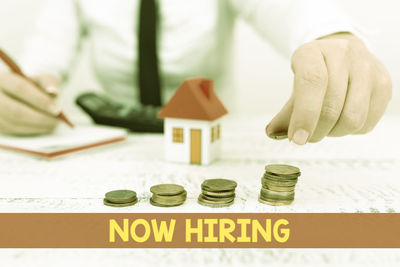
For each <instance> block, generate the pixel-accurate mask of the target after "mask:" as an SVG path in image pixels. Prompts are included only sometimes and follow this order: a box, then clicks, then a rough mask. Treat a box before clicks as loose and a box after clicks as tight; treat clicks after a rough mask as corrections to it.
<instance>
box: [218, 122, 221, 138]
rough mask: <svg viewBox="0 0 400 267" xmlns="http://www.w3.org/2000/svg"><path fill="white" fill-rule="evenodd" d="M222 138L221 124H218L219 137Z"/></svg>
mask: <svg viewBox="0 0 400 267" xmlns="http://www.w3.org/2000/svg"><path fill="white" fill-rule="evenodd" d="M220 138H221V125H220V124H218V125H217V139H220Z"/></svg>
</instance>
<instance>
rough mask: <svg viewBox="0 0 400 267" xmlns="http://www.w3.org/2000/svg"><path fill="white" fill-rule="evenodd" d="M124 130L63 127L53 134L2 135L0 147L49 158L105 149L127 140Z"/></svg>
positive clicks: (102, 127) (95, 127) (101, 127)
mask: <svg viewBox="0 0 400 267" xmlns="http://www.w3.org/2000/svg"><path fill="white" fill-rule="evenodd" d="M126 138H127V132H126V130H124V129H119V128H112V127H105V126H76V127H75V128H74V129H71V128H68V127H67V126H64V125H61V126H60V127H58V128H57V129H56V130H55V131H54V132H53V133H52V134H50V135H44V136H35V137H14V136H5V135H0V148H4V149H9V150H13V151H18V152H25V153H30V154H33V155H36V156H41V157H45V158H55V157H59V156H63V155H66V154H70V153H74V152H78V151H82V150H86V149H90V148H95V147H99V146H104V145H108V144H112V143H117V142H122V141H124V140H126Z"/></svg>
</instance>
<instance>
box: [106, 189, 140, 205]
mask: <svg viewBox="0 0 400 267" xmlns="http://www.w3.org/2000/svg"><path fill="white" fill-rule="evenodd" d="M105 198H106V199H107V201H109V202H112V203H116V204H124V203H131V202H133V201H135V199H136V192H135V191H132V190H114V191H111V192H108V193H106V195H105Z"/></svg>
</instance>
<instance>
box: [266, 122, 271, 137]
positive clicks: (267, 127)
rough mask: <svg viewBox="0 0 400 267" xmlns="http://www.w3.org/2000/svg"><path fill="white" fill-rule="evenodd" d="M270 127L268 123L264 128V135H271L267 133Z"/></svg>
mask: <svg viewBox="0 0 400 267" xmlns="http://www.w3.org/2000/svg"><path fill="white" fill-rule="evenodd" d="M270 125H271V123H268V125H267V126H265V133H266V134H267V135H268V136H269V135H270V134H271V133H270V131H269V126H270Z"/></svg>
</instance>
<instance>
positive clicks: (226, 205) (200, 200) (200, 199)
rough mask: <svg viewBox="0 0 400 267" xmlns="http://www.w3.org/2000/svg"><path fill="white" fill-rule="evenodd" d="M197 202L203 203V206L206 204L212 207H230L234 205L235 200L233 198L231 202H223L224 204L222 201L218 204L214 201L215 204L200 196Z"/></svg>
mask: <svg viewBox="0 0 400 267" xmlns="http://www.w3.org/2000/svg"><path fill="white" fill-rule="evenodd" d="M197 202H198V203H199V204H200V205H203V206H206V207H210V208H224V207H229V206H230V205H232V204H233V203H234V200H232V201H231V202H228V203H223V204H221V203H218V204H215V203H214V204H213V203H209V202H205V201H204V200H203V198H201V197H200V196H199V198H198V199H197Z"/></svg>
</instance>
